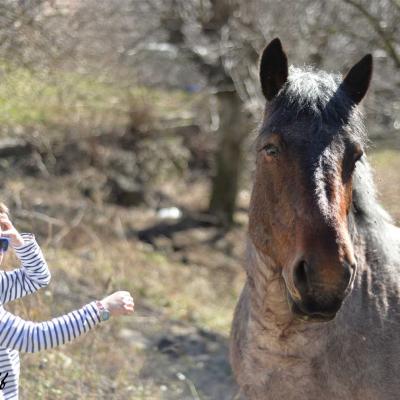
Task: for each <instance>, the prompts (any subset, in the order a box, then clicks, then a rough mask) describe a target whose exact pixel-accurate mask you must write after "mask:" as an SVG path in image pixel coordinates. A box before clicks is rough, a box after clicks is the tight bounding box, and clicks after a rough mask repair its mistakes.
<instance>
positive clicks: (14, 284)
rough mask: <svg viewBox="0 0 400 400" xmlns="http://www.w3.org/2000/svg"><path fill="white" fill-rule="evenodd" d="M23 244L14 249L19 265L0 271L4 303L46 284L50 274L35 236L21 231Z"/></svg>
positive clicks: (1, 298) (0, 294)
mask: <svg viewBox="0 0 400 400" xmlns="http://www.w3.org/2000/svg"><path fill="white" fill-rule="evenodd" d="M21 236H22V237H23V239H24V242H25V243H24V244H23V245H22V246H19V247H15V248H14V251H15V254H16V255H17V257H18V258H19V259H20V261H21V267H20V268H17V269H14V270H12V271H1V272H0V301H1V302H2V303H3V304H5V303H8V302H9V301H12V300H15V299H18V298H20V297H23V296H25V295H27V294H30V293H33V292H36V291H37V290H38V289H40V288H41V287H44V286H46V285H48V283H49V282H50V278H51V274H50V271H49V268H48V266H47V263H46V261H45V259H44V257H43V254H42V251H41V249H40V247H39V245H38V244H37V242H36V239H35V236H34V235H32V234H30V233H22V234H21Z"/></svg>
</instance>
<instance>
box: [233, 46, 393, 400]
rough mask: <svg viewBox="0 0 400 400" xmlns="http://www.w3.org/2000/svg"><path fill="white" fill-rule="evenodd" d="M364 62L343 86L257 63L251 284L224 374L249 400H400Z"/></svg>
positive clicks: (270, 51)
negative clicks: (261, 103)
mask: <svg viewBox="0 0 400 400" xmlns="http://www.w3.org/2000/svg"><path fill="white" fill-rule="evenodd" d="M371 74H372V57H371V55H367V56H365V57H364V58H363V59H362V60H361V61H359V62H358V63H357V64H356V65H354V67H353V68H351V70H350V71H349V72H348V74H347V75H346V76H345V78H344V79H343V78H342V77H340V76H339V75H332V74H328V73H325V72H322V71H315V70H313V69H312V68H303V69H298V68H293V67H291V68H288V62H287V57H286V54H285V53H284V51H283V50H282V45H281V42H280V41H279V39H275V40H273V41H272V42H271V43H270V44H269V45H268V46H267V47H266V48H265V50H264V52H263V55H262V58H261V63H260V78H261V87H262V91H263V93H264V95H265V97H266V99H267V105H266V109H265V114H264V118H263V123H262V125H261V129H260V133H259V136H258V138H257V142H256V143H257V144H256V146H257V147H256V150H257V156H256V171H255V181H254V186H253V191H252V197H251V204H250V211H249V240H248V252H247V253H248V254H247V263H246V272H247V280H246V283H245V286H244V289H243V292H242V294H241V297H240V299H239V302H238V304H237V307H236V311H235V316H234V321H233V325H232V334H231V363H232V367H233V370H234V374H235V376H236V379H237V381H238V383H239V385H240V387H241V392H242V394H243V395H244V397H245V398H247V399H252V400H299V399H301V400H333V399H335V400H395V399H396V400H397V399H399V398H400V300H399V299H400V235H399V230H398V229H397V228H396V227H394V226H393V225H392V224H391V221H390V218H389V216H388V215H387V214H386V213H385V212H384V211H383V210H382V209H381V208H380V206H379V205H378V204H377V202H376V198H375V191H374V186H373V182H372V179H371V174H370V169H369V166H368V163H367V160H366V157H365V155H364V153H363V149H364V147H365V142H366V135H365V131H364V128H363V124H362V118H361V114H360V111H359V106H358V104H359V103H360V101H361V100H362V98H363V97H364V95H365V94H366V92H367V89H368V86H369V83H370V79H371Z"/></svg>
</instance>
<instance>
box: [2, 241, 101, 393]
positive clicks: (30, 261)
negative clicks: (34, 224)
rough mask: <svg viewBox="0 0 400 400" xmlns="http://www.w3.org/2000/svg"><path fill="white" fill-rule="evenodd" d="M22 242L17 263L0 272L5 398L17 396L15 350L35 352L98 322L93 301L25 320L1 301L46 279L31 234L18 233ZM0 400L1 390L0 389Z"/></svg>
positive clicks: (43, 283)
mask: <svg viewBox="0 0 400 400" xmlns="http://www.w3.org/2000/svg"><path fill="white" fill-rule="evenodd" d="M22 236H23V238H24V242H25V244H24V245H23V246H21V247H17V248H15V249H14V250H15V253H16V255H17V257H18V258H19V259H20V261H21V267H20V268H18V269H15V270H13V271H7V272H5V271H1V272H0V302H1V303H2V304H1V305H0V382H1V381H2V379H3V378H4V377H5V376H6V374H8V376H7V377H6V378H5V386H4V388H3V391H2V394H3V396H4V399H5V400H11V399H12V400H15V399H18V382H19V370H20V365H19V355H18V352H28V353H35V352H37V351H41V350H46V349H50V348H53V347H56V346H60V345H62V344H64V343H67V342H70V341H72V340H74V339H75V338H77V337H78V336H80V335H82V334H84V333H86V332H87V331H89V330H90V329H91V328H93V327H94V326H95V325H96V324H98V323H99V322H100V313H99V310H98V308H97V306H96V302H94V301H93V302H91V303H89V304H87V305H86V306H84V307H82V308H81V309H79V310H76V311H72V312H70V313H68V314H66V315H64V316H61V317H58V318H53V319H52V320H50V321H44V322H32V321H25V320H23V319H22V318H19V317H17V316H15V315H13V314H11V313H10V312H8V311H6V310H5V309H4V308H3V304H5V303H8V302H10V301H12V300H15V299H18V298H20V297H23V296H25V295H27V294H30V293H34V292H35V291H37V290H38V289H40V288H41V287H44V286H46V285H47V284H48V283H49V281H50V278H51V276H50V271H49V269H48V267H47V264H46V261H45V259H44V257H43V254H42V251H41V250H40V247H39V246H38V244H37V243H36V240H35V237H34V236H33V235H32V234H22ZM0 400H1V391H0Z"/></svg>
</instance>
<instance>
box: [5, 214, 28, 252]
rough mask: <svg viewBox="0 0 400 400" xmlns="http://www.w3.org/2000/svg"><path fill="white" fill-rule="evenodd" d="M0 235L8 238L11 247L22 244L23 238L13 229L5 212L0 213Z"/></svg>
mask: <svg viewBox="0 0 400 400" xmlns="http://www.w3.org/2000/svg"><path fill="white" fill-rule="evenodd" d="M0 235H1V236H3V237H6V238H8V239H10V241H11V245H12V246H13V247H19V246H22V245H23V244H24V239H23V238H22V236H21V235H20V234H19V232H18V231H17V230H16V229H15V227H14V225H13V224H12V222H11V221H10V218H9V217H8V215H7V214H4V213H0Z"/></svg>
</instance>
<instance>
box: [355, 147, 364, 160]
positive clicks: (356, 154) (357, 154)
mask: <svg viewBox="0 0 400 400" xmlns="http://www.w3.org/2000/svg"><path fill="white" fill-rule="evenodd" d="M363 155H364V152H363V151H362V150H361V149H357V150H356V151H355V153H354V156H353V157H354V163H356V162H357V161H358V160H360V158H361V157H362V156H363Z"/></svg>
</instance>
